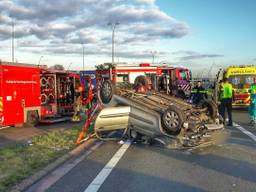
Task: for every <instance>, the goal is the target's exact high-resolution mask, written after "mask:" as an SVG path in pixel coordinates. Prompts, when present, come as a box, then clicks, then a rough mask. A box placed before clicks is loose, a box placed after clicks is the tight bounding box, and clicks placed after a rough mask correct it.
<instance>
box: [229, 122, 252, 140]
mask: <svg viewBox="0 0 256 192" xmlns="http://www.w3.org/2000/svg"><path fill="white" fill-rule="evenodd" d="M234 127H235V128H237V129H239V130H240V131H242V132H243V133H244V134H245V135H247V136H249V137H250V138H251V139H252V140H254V141H255V142H256V136H255V135H254V134H252V133H251V132H250V131H247V130H246V129H245V128H243V127H242V126H241V125H238V124H237V123H234Z"/></svg>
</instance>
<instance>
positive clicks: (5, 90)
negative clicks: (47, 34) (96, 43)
mask: <svg viewBox="0 0 256 192" xmlns="http://www.w3.org/2000/svg"><path fill="white" fill-rule="evenodd" d="M79 86H80V80H79V75H78V74H76V73H69V72H66V71H60V70H54V69H51V70H50V69H47V68H46V67H45V66H44V67H42V66H38V65H27V64H12V63H7V62H5V63H0V127H5V126H12V125H22V124H24V123H26V124H29V125H34V124H36V123H37V122H38V121H39V120H40V121H45V120H46V119H48V120H49V118H52V120H53V119H54V118H55V121H56V117H63V116H66V115H69V114H71V113H72V112H73V105H74V100H75V90H76V89H77V88H78V87H79ZM53 117H54V118H53Z"/></svg>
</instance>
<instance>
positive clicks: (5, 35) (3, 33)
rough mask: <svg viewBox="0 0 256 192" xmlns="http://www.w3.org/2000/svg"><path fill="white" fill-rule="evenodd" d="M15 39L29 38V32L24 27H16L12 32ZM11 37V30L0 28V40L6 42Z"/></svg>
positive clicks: (6, 27)
mask: <svg viewBox="0 0 256 192" xmlns="http://www.w3.org/2000/svg"><path fill="white" fill-rule="evenodd" d="M14 35H15V38H21V37H25V36H29V31H28V30H27V29H26V28H24V27H16V28H15V32H14ZM11 37H12V28H11V27H10V26H4V27H2V28H0V40H6V39H9V38H11Z"/></svg>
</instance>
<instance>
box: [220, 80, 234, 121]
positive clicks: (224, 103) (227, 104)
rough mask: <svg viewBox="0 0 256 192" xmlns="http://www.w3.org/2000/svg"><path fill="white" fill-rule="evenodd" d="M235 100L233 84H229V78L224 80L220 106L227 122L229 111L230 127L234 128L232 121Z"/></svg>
mask: <svg viewBox="0 0 256 192" xmlns="http://www.w3.org/2000/svg"><path fill="white" fill-rule="evenodd" d="M233 98H234V94H233V87H232V84H231V83H229V82H228V79H227V78H224V79H223V84H222V97H221V104H220V114H221V116H222V117H223V119H224V122H225V119H226V117H225V112H226V110H227V113H228V126H233V120H232V101H233Z"/></svg>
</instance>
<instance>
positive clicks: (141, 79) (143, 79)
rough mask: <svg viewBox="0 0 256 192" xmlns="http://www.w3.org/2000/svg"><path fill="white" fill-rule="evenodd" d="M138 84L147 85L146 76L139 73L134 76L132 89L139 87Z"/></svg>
mask: <svg viewBox="0 0 256 192" xmlns="http://www.w3.org/2000/svg"><path fill="white" fill-rule="evenodd" d="M140 86H145V87H147V86H148V79H147V77H145V76H143V75H140V76H138V77H136V78H135V81H134V89H138V87H140Z"/></svg>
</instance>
